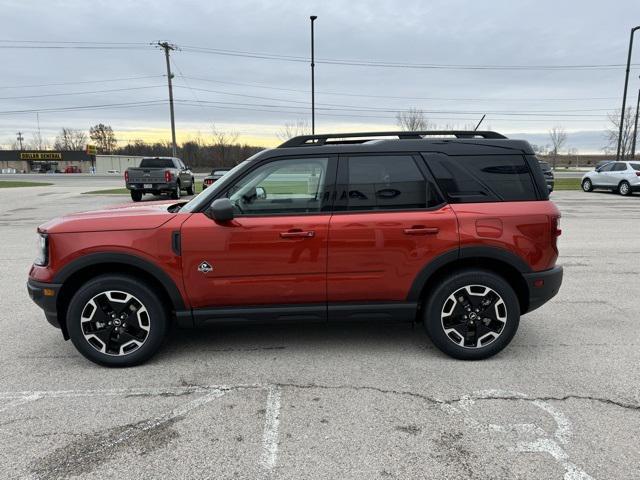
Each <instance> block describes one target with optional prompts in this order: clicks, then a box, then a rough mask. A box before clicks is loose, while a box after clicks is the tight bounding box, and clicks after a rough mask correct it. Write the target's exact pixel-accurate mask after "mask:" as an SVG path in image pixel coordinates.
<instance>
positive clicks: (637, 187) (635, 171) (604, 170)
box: [582, 160, 640, 195]
mask: <svg viewBox="0 0 640 480" xmlns="http://www.w3.org/2000/svg"><path fill="white" fill-rule="evenodd" d="M596 188H604V189H607V190H612V191H614V192H618V193H619V194H620V195H631V193H633V192H640V160H638V161H631V162H609V163H606V164H604V165H602V166H601V167H598V168H596V169H595V170H591V171H590V172H587V173H585V174H584V176H583V177H582V189H583V190H584V191H585V192H590V191H592V190H593V189H596Z"/></svg>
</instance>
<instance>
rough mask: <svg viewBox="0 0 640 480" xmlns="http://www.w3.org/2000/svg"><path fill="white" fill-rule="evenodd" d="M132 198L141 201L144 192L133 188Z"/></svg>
mask: <svg viewBox="0 0 640 480" xmlns="http://www.w3.org/2000/svg"><path fill="white" fill-rule="evenodd" d="M131 200H133V201H134V202H139V201H140V200H142V192H139V191H137V190H131Z"/></svg>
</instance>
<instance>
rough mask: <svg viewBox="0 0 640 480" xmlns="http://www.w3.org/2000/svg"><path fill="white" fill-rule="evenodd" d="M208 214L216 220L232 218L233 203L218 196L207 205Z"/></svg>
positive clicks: (225, 220) (224, 220) (229, 219)
mask: <svg viewBox="0 0 640 480" xmlns="http://www.w3.org/2000/svg"><path fill="white" fill-rule="evenodd" d="M209 216H210V217H211V218H213V219H214V220H215V221H216V222H229V221H231V220H233V203H231V200H229V199H228V198H219V199H217V200H214V202H213V203H212V204H211V206H210V207H209Z"/></svg>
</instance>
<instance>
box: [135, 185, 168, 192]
mask: <svg viewBox="0 0 640 480" xmlns="http://www.w3.org/2000/svg"><path fill="white" fill-rule="evenodd" d="M148 185H151V187H150V188H149V187H147V188H145V184H144V183H129V184H127V185H126V187H127V190H135V191H139V192H154V191H156V192H157V191H160V192H165V191H166V192H168V191H171V190H175V189H176V184H175V183H151V184H148Z"/></svg>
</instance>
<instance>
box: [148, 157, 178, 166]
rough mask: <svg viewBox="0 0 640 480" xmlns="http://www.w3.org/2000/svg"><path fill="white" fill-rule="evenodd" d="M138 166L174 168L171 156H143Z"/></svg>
mask: <svg viewBox="0 0 640 480" xmlns="http://www.w3.org/2000/svg"><path fill="white" fill-rule="evenodd" d="M140 168H174V166H173V159H171V158H143V159H142V160H141V161H140Z"/></svg>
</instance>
